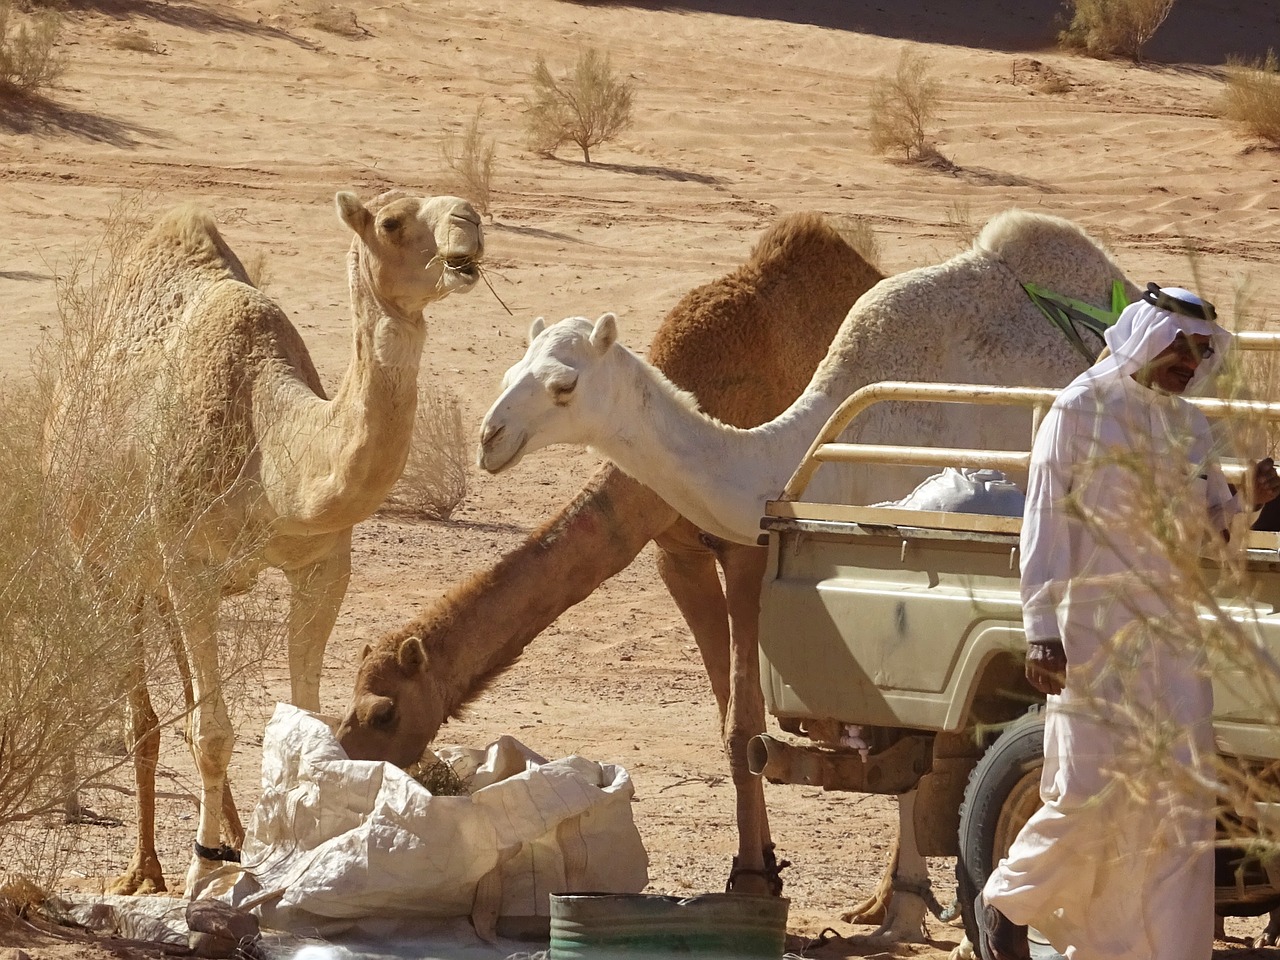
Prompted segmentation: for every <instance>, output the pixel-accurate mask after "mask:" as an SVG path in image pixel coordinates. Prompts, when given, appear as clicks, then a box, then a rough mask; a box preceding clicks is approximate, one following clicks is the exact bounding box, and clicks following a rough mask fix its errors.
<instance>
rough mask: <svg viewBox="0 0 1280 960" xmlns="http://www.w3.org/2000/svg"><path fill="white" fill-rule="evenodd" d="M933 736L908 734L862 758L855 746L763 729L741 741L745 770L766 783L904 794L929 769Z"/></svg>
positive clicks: (858, 791)
mask: <svg viewBox="0 0 1280 960" xmlns="http://www.w3.org/2000/svg"><path fill="white" fill-rule="evenodd" d="M932 743H933V738H932V737H928V736H908V737H903V738H902V739H901V740H899V741H897V742H896V743H894V744H893V745H892V746H890V747H888V748H887V749H885V750H882V751H881V752H880V753H875V754H872V755H871V756H869V757H867V758H866V759H865V760H864V759H863V758H862V755H861V754H860V753H858V752H857V751H856V750H833V749H831V748H829V747H821V746H817V745H816V744H814V745H807V744H806V745H804V746H801V745H798V744H794V743H788V742H786V741H785V740H779V739H778V738H777V737H773V736H770V735H769V734H767V733H762V734H759V735H758V736H755V737H752V738H751V740H749V741H748V742H747V768H748V769H749V770H750V771H751V772H752V773H754V774H755V775H756V776H761V777H764V778H765V779H766V780H769V781H770V782H772V783H800V784H805V785H808V786H814V787H821V788H822V789H824V790H849V791H853V792H855V793H886V794H887V793H905V792H906V791H908V790H910V789H912V788H913V787H915V786H916V784H917V783H919V782H920V777H921V776H923V775H924V774H925V773H926V772H928V770H929V760H930V756H931V755H932V752H933V751H932Z"/></svg>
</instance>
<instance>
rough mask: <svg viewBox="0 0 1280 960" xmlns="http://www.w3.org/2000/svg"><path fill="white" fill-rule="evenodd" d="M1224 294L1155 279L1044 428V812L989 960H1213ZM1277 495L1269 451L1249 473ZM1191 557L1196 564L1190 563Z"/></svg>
mask: <svg viewBox="0 0 1280 960" xmlns="http://www.w3.org/2000/svg"><path fill="white" fill-rule="evenodd" d="M1214 320H1215V316H1214V311H1213V307H1212V305H1211V304H1209V303H1206V302H1204V301H1202V300H1201V299H1200V298H1198V297H1196V296H1195V295H1194V294H1192V293H1190V292H1188V291H1186V290H1183V289H1180V288H1165V289H1163V290H1161V289H1160V288H1158V287H1156V285H1155V284H1151V285H1149V287H1148V291H1147V293H1146V294H1144V296H1143V299H1141V300H1139V301H1137V302H1136V303H1134V304H1131V305H1130V306H1129V307H1127V308H1126V309H1125V310H1124V312H1123V313H1122V314H1121V315H1120V318H1119V320H1118V321H1117V323H1116V324H1115V326H1114V327H1112V328H1111V329H1110V330H1108V331H1107V334H1106V342H1107V346H1108V348H1109V350H1110V355H1109V356H1107V357H1106V358H1105V359H1103V360H1101V361H1099V362H1098V363H1097V364H1095V365H1094V366H1093V367H1091V368H1090V369H1089V370H1088V371H1086V372H1085V373H1083V374H1081V375H1080V376H1079V377H1077V378H1076V379H1075V380H1074V381H1072V383H1071V384H1070V385H1069V386H1068V387H1067V388H1066V389H1065V390H1064V391H1063V392H1062V394H1061V395H1060V396H1059V398H1058V400H1057V401H1056V402H1055V403H1054V405H1053V408H1052V409H1051V411H1050V413H1049V414H1048V415H1047V416H1046V418H1045V421H1044V423H1043V425H1042V426H1041V428H1040V431H1039V433H1038V434H1037V436H1036V441H1035V445H1034V448H1033V450H1032V457H1031V473H1030V479H1029V483H1028V489H1027V502H1026V511H1025V514H1024V520H1023V530H1022V539H1021V555H1022V600H1023V609H1024V626H1025V629H1026V635H1027V640H1028V642H1029V646H1028V657H1027V679H1028V681H1029V682H1030V683H1031V684H1032V685H1033V686H1034V687H1036V688H1037V689H1038V690H1040V691H1041V692H1043V693H1045V694H1047V695H1048V697H1047V703H1046V708H1045V750H1044V752H1045V761H1044V771H1043V774H1042V778H1041V784H1040V795H1041V800H1042V802H1043V806H1042V807H1041V808H1040V810H1039V811H1038V812H1037V813H1036V814H1034V815H1033V816H1032V818H1031V819H1030V821H1028V823H1027V824H1026V826H1025V827H1024V828H1023V830H1022V831H1021V832H1020V833H1019V834H1018V837H1017V839H1016V840H1015V842H1014V844H1013V846H1012V848H1011V849H1010V851H1009V855H1008V857H1006V858H1005V859H1004V860H1002V861H1001V862H1000V864H999V866H998V867H997V868H996V870H995V872H994V873H992V875H991V877H990V878H989V879H988V881H987V883H986V885H985V887H984V888H983V891H982V893H981V894H980V895H979V898H978V901H977V903H976V905H975V906H976V910H977V921H978V926H979V929H980V938H979V939H980V946H979V949H980V952H982V953H983V954H984V957H983V960H1019V958H1025V957H1027V956H1028V945H1027V939H1026V926H1027V925H1031V926H1034V927H1036V928H1037V929H1038V930H1039V931H1040V932H1041V933H1042V934H1044V935H1045V936H1046V937H1047V938H1048V940H1049V942H1050V943H1052V944H1053V946H1054V948H1055V949H1056V950H1058V951H1059V952H1060V953H1062V954H1064V955H1065V956H1066V957H1067V958H1068V960H1122V958H1123V960H1129V958H1132V960H1208V958H1209V956H1210V954H1211V953H1212V949H1213V849H1212V841H1213V830H1214V823H1213V813H1212V810H1213V803H1214V800H1215V798H1214V796H1213V794H1212V791H1211V790H1210V789H1208V788H1206V787H1205V786H1204V783H1205V782H1206V780H1207V778H1206V777H1201V776H1197V775H1196V774H1197V772H1198V765H1199V763H1200V762H1201V760H1202V759H1203V758H1207V757H1209V756H1211V755H1212V753H1213V750H1214V744H1213V733H1212V727H1211V717H1212V709H1213V701H1212V689H1211V685H1210V678H1209V676H1208V674H1207V672H1206V671H1205V669H1204V665H1203V651H1201V650H1199V649H1196V648H1195V645H1194V643H1193V641H1192V640H1191V637H1192V636H1194V629H1192V630H1187V629H1185V628H1183V629H1180V628H1179V624H1180V623H1181V624H1184V625H1185V624H1188V623H1194V622H1195V618H1196V610H1195V595H1194V591H1193V590H1191V589H1189V575H1190V574H1189V570H1191V569H1194V568H1195V567H1197V566H1198V563H1199V557H1200V555H1201V553H1202V551H1203V548H1204V546H1205V545H1206V543H1207V542H1208V538H1212V537H1221V536H1223V535H1228V525H1229V524H1230V523H1231V520H1232V519H1233V517H1234V516H1235V515H1236V514H1237V513H1238V512H1239V511H1240V509H1241V508H1240V506H1239V504H1238V501H1237V498H1236V497H1235V496H1234V495H1233V494H1232V492H1231V490H1230V488H1229V487H1228V485H1227V483H1226V480H1225V479H1224V478H1223V475H1222V472H1221V470H1220V469H1219V468H1218V465H1217V462H1216V458H1215V456H1214V442H1213V438H1212V436H1211V434H1210V430H1209V425H1208V423H1207V421H1206V420H1205V418H1204V416H1203V415H1202V414H1200V412H1199V411H1197V410H1196V409H1195V408H1194V407H1192V406H1191V405H1190V404H1188V403H1187V402H1186V401H1185V400H1183V399H1181V397H1180V396H1178V395H1179V394H1181V393H1183V392H1184V391H1186V390H1187V389H1188V387H1193V386H1194V385H1196V384H1198V383H1200V382H1203V381H1204V380H1205V379H1206V378H1207V377H1208V376H1209V375H1210V374H1211V373H1212V370H1213V368H1214V367H1215V366H1216V364H1217V363H1218V362H1219V361H1220V360H1221V358H1222V354H1223V353H1224V352H1225V350H1226V348H1227V346H1228V344H1229V342H1230V339H1231V336H1230V334H1229V333H1227V332H1226V331H1225V330H1223V329H1222V328H1221V327H1220V326H1218V325H1217V324H1216V323H1215V322H1214ZM1252 487H1253V499H1254V502H1253V504H1251V506H1255V507H1256V506H1260V505H1261V503H1262V502H1265V501H1266V500H1269V499H1271V498H1272V497H1274V496H1275V495H1276V493H1277V491H1280V479H1277V477H1276V471H1275V467H1274V465H1273V464H1272V463H1271V461H1270V460H1264V461H1262V462H1261V463H1259V464H1258V465H1257V467H1256V469H1255V471H1254V479H1253V483H1252ZM1189 565H1190V566H1189Z"/></svg>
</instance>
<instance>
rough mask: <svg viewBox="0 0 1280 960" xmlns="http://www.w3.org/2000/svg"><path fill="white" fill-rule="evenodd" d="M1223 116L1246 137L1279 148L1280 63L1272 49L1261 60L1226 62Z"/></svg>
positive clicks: (1231, 60) (1239, 59) (1234, 58)
mask: <svg viewBox="0 0 1280 960" xmlns="http://www.w3.org/2000/svg"><path fill="white" fill-rule="evenodd" d="M1223 114H1224V115H1225V116H1226V118H1227V119H1228V120H1232V121H1234V122H1235V123H1237V124H1239V125H1240V126H1241V127H1243V128H1244V130H1245V132H1246V133H1248V134H1249V136H1251V137H1254V138H1256V139H1258V140H1262V141H1264V142H1265V143H1268V144H1270V145H1271V146H1273V147H1280V60H1277V58H1276V53H1275V51H1274V50H1268V51H1267V55H1266V57H1265V58H1263V59H1261V60H1258V59H1254V60H1246V59H1242V58H1240V57H1232V58H1230V59H1228V61H1227V89H1226V93H1225V94H1224V106H1223Z"/></svg>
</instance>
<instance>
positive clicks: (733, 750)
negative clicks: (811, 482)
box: [717, 544, 782, 896]
mask: <svg viewBox="0 0 1280 960" xmlns="http://www.w3.org/2000/svg"><path fill="white" fill-rule="evenodd" d="M717 556H718V557H719V559H720V565H721V566H722V567H723V569H724V581H725V593H726V599H727V601H728V605H729V632H730V642H729V667H730V670H729V678H730V679H729V709H728V718H727V721H726V723H725V731H724V733H725V753H726V754H728V757H729V770H730V772H731V773H732V774H733V786H734V789H735V790H736V791H737V817H738V856H737V858H736V862H735V868H736V869H735V875H734V876H731V877H730V888H731V889H732V890H733V891H734V892H738V893H746V894H773V895H775V896H777V895H779V894H781V893H782V883H781V879H780V878H779V876H778V869H779V864H778V863H777V861H776V859H775V858H774V857H773V840H772V838H771V836H770V833H769V817H768V813H767V811H766V809H765V803H764V778H762V777H758V776H756V775H755V774H753V773H752V772H751V771H750V769H748V766H747V744H748V743H749V742H750V741H751V738H752V737H755V736H758V735H759V734H762V733H764V730H765V714H764V693H763V691H762V690H761V688H760V645H759V644H760V589H761V583H762V581H763V579H764V570H765V564H766V562H767V560H768V553H767V551H765V550H763V549H762V548H760V547H744V546H738V545H729V544H724V545H722V546H721V548H720V549H719V550H718V551H717Z"/></svg>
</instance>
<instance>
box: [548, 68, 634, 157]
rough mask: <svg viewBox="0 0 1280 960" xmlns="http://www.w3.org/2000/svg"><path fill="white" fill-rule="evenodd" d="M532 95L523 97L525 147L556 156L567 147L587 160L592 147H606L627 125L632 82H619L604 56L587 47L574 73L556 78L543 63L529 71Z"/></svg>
mask: <svg viewBox="0 0 1280 960" xmlns="http://www.w3.org/2000/svg"><path fill="white" fill-rule="evenodd" d="M532 80H533V94H532V96H531V97H527V98H526V99H525V123H526V129H527V133H528V142H529V148H530V149H531V150H533V151H534V152H536V153H539V154H542V155H543V156H554V155H555V152H556V151H557V150H558V149H560V147H562V146H564V145H565V144H567V143H576V144H577V145H578V147H579V148H580V149H581V150H582V160H583V162H584V163H590V162H591V148H592V147H595V146H599V145H600V144H602V143H607V142H608V141H610V140H613V139H614V138H616V137H617V135H618V134H619V133H621V132H622V131H623V130H625V129H627V127H629V126H631V122H632V111H631V107H632V100H633V97H634V84H632V83H631V82H630V81H629V80H622V79H619V78H618V77H617V76H616V75H615V74H614V72H613V67H612V66H611V65H610V63H609V56H608V54H601V53H600V52H599V51H598V50H596V49H595V48H594V47H589V48H587V49H586V50H584V51H582V53H580V54H579V55H578V61H577V63H576V64H575V65H574V68H573V72H572V73H570V74H568V75H567V76H564V77H561V78H560V79H556V78H555V77H553V76H552V75H551V70H550V69H549V68H548V67H547V61H546V60H545V59H544V58H543V57H538V60H537V63H535V64H534V68H533V77H532Z"/></svg>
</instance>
